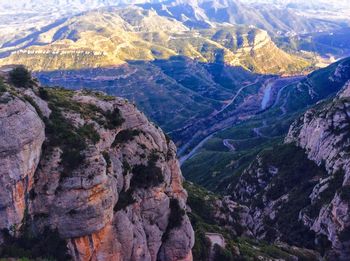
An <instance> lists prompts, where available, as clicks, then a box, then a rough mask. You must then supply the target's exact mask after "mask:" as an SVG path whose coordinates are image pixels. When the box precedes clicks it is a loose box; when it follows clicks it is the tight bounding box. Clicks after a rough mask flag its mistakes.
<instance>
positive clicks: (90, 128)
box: [77, 124, 100, 144]
mask: <svg viewBox="0 0 350 261" xmlns="http://www.w3.org/2000/svg"><path fill="white" fill-rule="evenodd" d="M77 133H78V134H79V135H80V136H82V137H85V138H87V139H89V140H91V141H92V143H94V144H96V143H98V142H99V141H100V134H98V132H97V131H96V130H95V127H94V125H93V124H85V125H84V126H82V127H80V128H79V129H78V130H77Z"/></svg>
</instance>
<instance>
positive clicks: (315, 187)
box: [232, 84, 350, 260]
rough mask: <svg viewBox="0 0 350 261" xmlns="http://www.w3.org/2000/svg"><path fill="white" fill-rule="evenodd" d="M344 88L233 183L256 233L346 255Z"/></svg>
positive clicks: (298, 122) (349, 199)
mask: <svg viewBox="0 0 350 261" xmlns="http://www.w3.org/2000/svg"><path fill="white" fill-rule="evenodd" d="M349 90H350V85H349V84H346V85H345V86H344V87H343V89H342V91H341V92H340V93H339V94H338V96H337V97H336V98H335V99H333V100H332V101H329V102H323V103H320V104H318V105H316V106H315V107H314V108H312V109H310V110H308V111H307V112H306V113H305V114H304V115H303V116H301V117H300V118H299V119H297V120H296V121H295V122H294V123H293V124H292V125H291V128H290V130H289V133H288V135H287V137H286V139H285V143H284V144H283V145H281V146H277V147H274V148H273V150H268V151H264V152H263V153H261V154H260V155H259V156H258V157H257V159H256V160H255V161H254V162H253V163H252V164H251V165H250V166H249V167H248V168H247V170H246V171H245V172H244V173H243V174H242V176H241V177H240V179H239V181H238V183H237V185H236V186H235V187H233V188H232V191H233V199H236V200H238V201H239V202H241V203H243V202H245V204H248V205H249V206H250V208H251V212H250V213H251V215H252V216H253V217H254V219H255V220H254V222H253V223H254V231H255V234H256V235H257V236H258V237H259V238H264V239H266V240H272V241H274V240H276V239H277V240H282V241H284V242H287V243H289V244H293V245H297V246H298V245H299V246H304V247H305V246H307V247H308V248H314V249H318V250H319V251H320V252H321V254H322V255H324V254H325V255H326V256H327V258H328V259H330V260H347V258H348V256H349V247H348V246H349V240H350V239H349V228H350V223H349V221H348V218H347V217H348V215H349V204H350V197H349V166H348V164H349V158H348V144H349V128H348V127H349V124H350V122H349V119H348V113H349Z"/></svg>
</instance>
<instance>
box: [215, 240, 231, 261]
mask: <svg viewBox="0 0 350 261" xmlns="http://www.w3.org/2000/svg"><path fill="white" fill-rule="evenodd" d="M213 251H214V259H213V260H214V261H232V260H234V259H233V255H232V254H231V253H230V252H229V251H228V250H226V249H224V248H222V247H221V246H219V245H218V244H215V245H214V248H213Z"/></svg>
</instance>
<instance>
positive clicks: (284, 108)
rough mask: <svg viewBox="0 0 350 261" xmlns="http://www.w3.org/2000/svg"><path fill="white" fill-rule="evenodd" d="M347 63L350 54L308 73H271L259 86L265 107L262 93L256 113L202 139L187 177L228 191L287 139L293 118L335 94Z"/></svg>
mask: <svg viewBox="0 0 350 261" xmlns="http://www.w3.org/2000/svg"><path fill="white" fill-rule="evenodd" d="M349 65H350V59H349V58H347V59H343V60H341V61H339V62H337V63H334V64H332V65H330V66H328V67H326V68H323V69H320V70H317V71H314V72H313V73H311V74H309V75H308V76H306V77H291V78H277V79H276V78H269V79H268V80H267V81H266V82H265V83H264V84H263V85H262V86H261V87H260V88H259V89H258V90H256V91H255V93H257V92H260V93H261V92H264V93H265V94H266V93H267V94H268V96H267V97H268V98H269V99H268V102H267V104H266V106H267V107H266V108H265V109H263V107H262V103H263V102H262V99H260V100H255V101H254V104H255V105H256V107H255V110H256V113H255V115H254V116H252V117H251V118H249V119H245V120H244V121H241V122H236V123H235V124H234V126H232V124H231V125H230V126H229V128H226V129H225V130H222V131H220V132H217V133H216V134H215V135H213V136H212V137H210V138H209V139H208V140H207V141H206V142H204V143H203V144H202V146H201V147H200V148H199V149H198V150H197V151H196V153H195V155H192V156H193V157H191V158H190V159H189V160H188V161H187V162H185V163H184V164H183V166H182V170H183V173H184V175H185V177H186V178H187V179H188V180H191V181H192V182H196V183H198V184H200V185H202V186H205V187H206V188H208V189H211V190H213V191H216V192H220V193H222V192H223V191H225V192H226V189H227V186H228V184H230V183H231V182H236V181H235V180H236V178H237V176H239V175H240V173H242V171H243V170H244V169H245V168H246V167H247V166H248V165H249V164H250V162H251V161H252V160H253V159H254V158H255V157H256V155H257V154H258V153H259V152H261V151H262V150H264V149H266V148H271V147H272V146H273V145H275V144H278V143H281V142H282V141H283V139H284V137H285V135H286V134H287V133H288V129H289V126H290V125H291V123H292V122H293V121H294V120H295V119H296V118H297V117H299V116H300V115H301V114H302V113H304V112H305V110H306V109H307V108H308V107H309V106H313V105H314V104H315V103H317V102H318V101H320V100H322V99H326V98H329V97H333V96H334V95H335V94H336V93H337V92H338V91H339V90H340V89H341V88H342V87H343V86H344V84H345V83H346V82H347V81H348V80H349V79H350V66H349ZM268 86H270V92H268V89H267V88H266V87H268ZM264 96H265V95H264ZM248 97H249V96H247V98H248ZM260 97H262V95H261V96H260ZM243 108H244V107H243ZM245 108H247V106H245ZM251 108H252V107H251ZM240 115H242V111H240ZM230 192H231V191H230Z"/></svg>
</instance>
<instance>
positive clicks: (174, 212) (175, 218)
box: [167, 198, 185, 230]
mask: <svg viewBox="0 0 350 261" xmlns="http://www.w3.org/2000/svg"><path fill="white" fill-rule="evenodd" d="M184 215H185V211H184V210H183V209H182V208H181V207H180V204H179V201H178V200H177V199H174V198H172V199H170V216H169V220H168V222H169V223H168V227H167V230H172V229H174V228H177V227H179V226H181V224H182V220H183V217H184Z"/></svg>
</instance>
